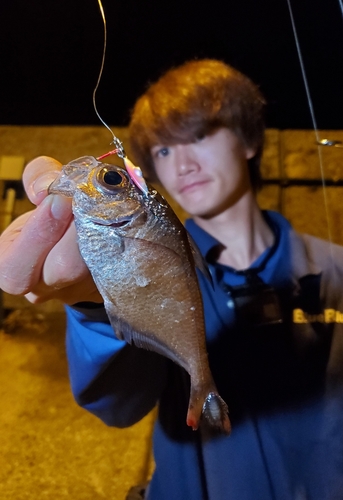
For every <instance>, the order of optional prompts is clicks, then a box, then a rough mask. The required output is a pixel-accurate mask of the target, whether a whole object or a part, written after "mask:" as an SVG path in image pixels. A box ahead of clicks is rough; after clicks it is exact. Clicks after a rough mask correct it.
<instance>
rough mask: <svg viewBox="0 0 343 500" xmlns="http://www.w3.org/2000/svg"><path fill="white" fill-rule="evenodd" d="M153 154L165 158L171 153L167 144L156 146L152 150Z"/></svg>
mask: <svg viewBox="0 0 343 500" xmlns="http://www.w3.org/2000/svg"><path fill="white" fill-rule="evenodd" d="M152 154H153V156H154V157H155V158H165V157H166V156H168V155H169V148H167V147H166V146H163V147H161V146H159V147H155V148H153V150H152Z"/></svg>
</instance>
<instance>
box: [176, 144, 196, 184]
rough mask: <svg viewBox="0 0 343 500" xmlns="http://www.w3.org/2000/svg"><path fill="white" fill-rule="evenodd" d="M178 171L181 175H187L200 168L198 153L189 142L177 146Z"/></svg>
mask: <svg viewBox="0 0 343 500" xmlns="http://www.w3.org/2000/svg"><path fill="white" fill-rule="evenodd" d="M174 158H175V164H176V171H177V173H178V175H179V176H183V175H187V174H189V173H191V172H196V171H198V170H199V168H200V165H199V163H198V161H197V158H196V155H195V154H194V152H193V151H192V148H191V147H190V145H188V144H178V145H177V146H176V148H175V157H174Z"/></svg>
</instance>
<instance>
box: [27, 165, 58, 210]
mask: <svg viewBox="0 0 343 500" xmlns="http://www.w3.org/2000/svg"><path fill="white" fill-rule="evenodd" d="M61 166H62V164H61V163H60V162H59V161H57V160H55V159H54V158H50V157H49V156H39V157H38V158H35V159H34V160H32V161H30V162H29V163H28V164H27V165H26V167H25V170H24V173H23V184H24V188H25V191H26V194H27V196H28V198H29V200H30V201H31V203H34V204H35V205H39V204H40V203H41V202H42V201H43V200H44V198H45V197H46V196H47V195H48V188H49V186H50V184H51V183H52V182H53V181H54V180H55V179H56V177H57V176H58V175H59V173H60V171H61Z"/></svg>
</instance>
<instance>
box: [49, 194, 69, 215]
mask: <svg viewBox="0 0 343 500" xmlns="http://www.w3.org/2000/svg"><path fill="white" fill-rule="evenodd" d="M42 204H47V205H48V204H49V205H50V211H51V214H52V216H53V218H54V219H56V220H67V219H70V217H71V214H72V211H71V200H70V199H69V198H66V197H64V196H61V195H59V194H49V195H48V196H47V197H46V198H45V200H44V201H43V203H42Z"/></svg>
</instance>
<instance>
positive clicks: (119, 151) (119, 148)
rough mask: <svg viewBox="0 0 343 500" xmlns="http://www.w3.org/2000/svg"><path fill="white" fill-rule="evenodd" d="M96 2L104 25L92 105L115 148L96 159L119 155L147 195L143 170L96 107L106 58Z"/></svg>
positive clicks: (105, 45)
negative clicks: (131, 158)
mask: <svg viewBox="0 0 343 500" xmlns="http://www.w3.org/2000/svg"><path fill="white" fill-rule="evenodd" d="M98 4H99V8H100V12H101V17H102V22H103V25H104V45H103V50H102V59H101V65H100V71H99V76H98V80H97V82H96V85H95V88H94V91H93V107H94V111H95V113H96V114H97V117H98V118H99V120H100V121H101V123H102V124H103V125H104V126H105V127H106V128H107V130H109V131H110V132H111V134H112V137H113V141H112V143H113V144H114V146H115V149H113V150H112V151H109V152H108V153H105V154H103V155H101V156H99V157H98V158H97V160H102V159H103V158H106V157H107V156H110V155H113V154H116V155H117V156H119V158H121V159H122V160H123V162H124V165H125V168H126V170H127V172H128V174H129V176H130V179H131V181H132V182H133V184H134V185H135V186H136V187H137V188H138V189H139V190H140V191H141V192H142V193H143V195H144V196H146V197H147V196H148V194H149V188H148V186H147V184H146V182H145V180H144V177H143V172H142V171H141V169H140V168H139V167H138V166H136V165H134V164H133V163H132V161H130V160H129V159H128V157H127V155H126V153H125V150H124V146H123V143H122V142H121V141H120V140H119V139H118V137H116V136H115V135H114V132H113V130H112V129H111V128H110V127H109V126H108V125H107V123H105V121H104V120H103V119H102V118H101V116H100V113H99V111H98V109H97V107H96V93H97V90H98V88H99V84H100V80H101V77H102V73H103V71H104V65H105V58H106V48H107V23H106V17H105V12H104V8H103V5H102V2H101V0H98ZM112 143H111V144H112Z"/></svg>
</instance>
